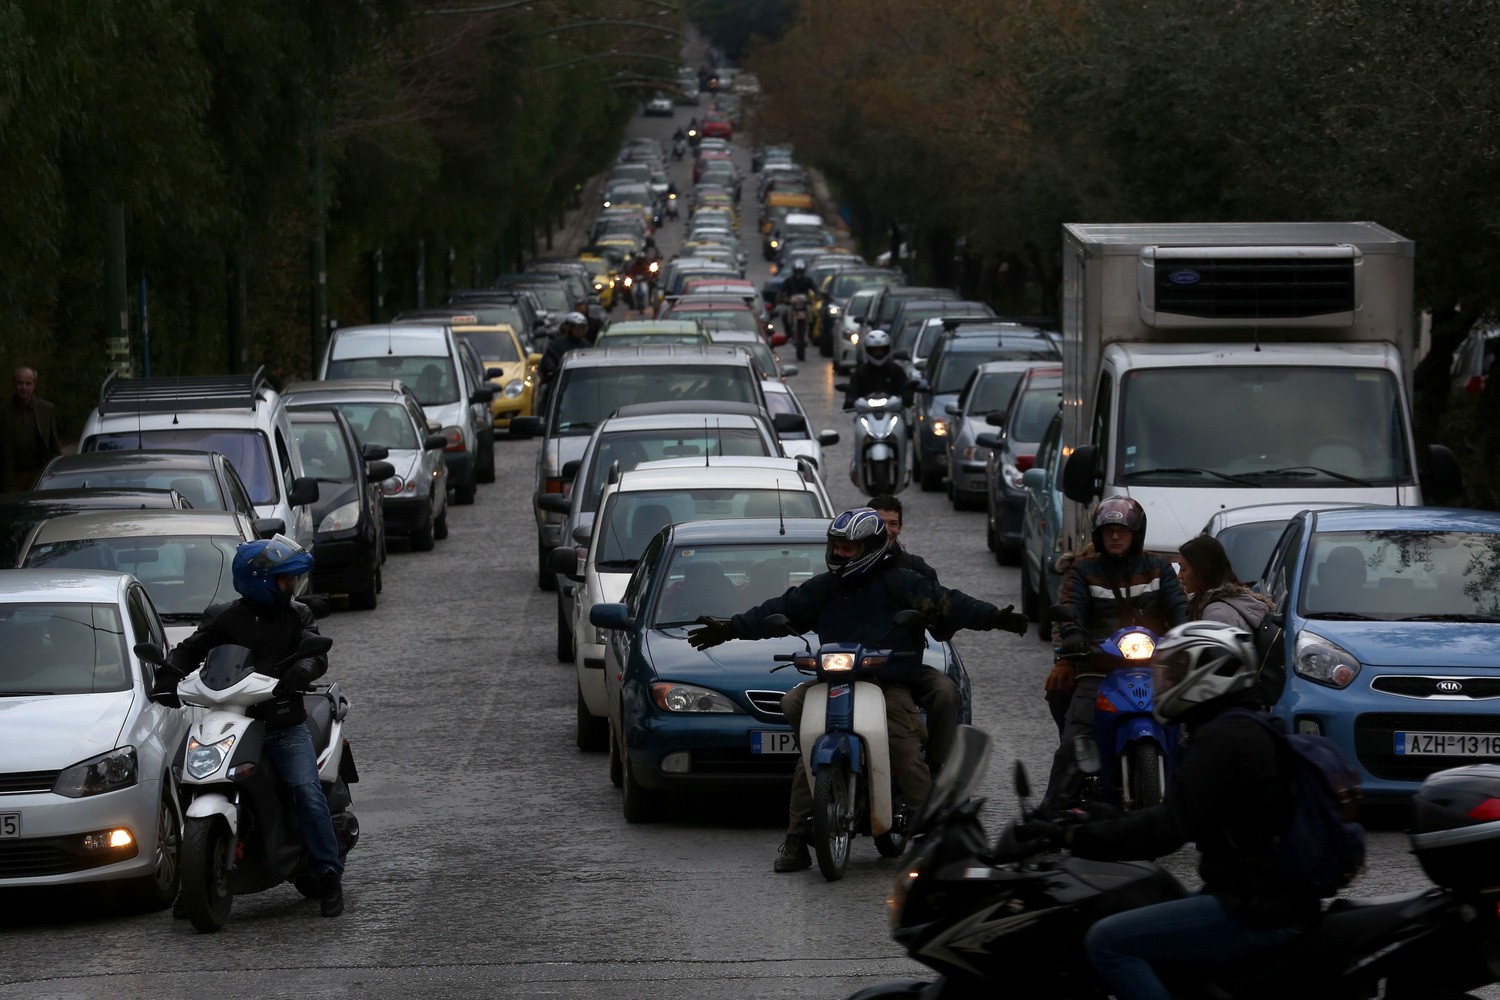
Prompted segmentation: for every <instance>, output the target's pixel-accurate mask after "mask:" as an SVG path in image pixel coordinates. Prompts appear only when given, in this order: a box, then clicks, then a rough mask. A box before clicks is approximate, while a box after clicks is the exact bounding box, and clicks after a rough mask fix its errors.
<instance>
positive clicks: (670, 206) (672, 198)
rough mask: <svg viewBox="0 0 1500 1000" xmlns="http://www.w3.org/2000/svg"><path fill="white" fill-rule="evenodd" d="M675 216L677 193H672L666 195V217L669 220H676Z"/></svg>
mask: <svg viewBox="0 0 1500 1000" xmlns="http://www.w3.org/2000/svg"><path fill="white" fill-rule="evenodd" d="M677 215H678V209H677V192H676V191H673V192H671V193H670V194H668V195H667V209H666V216H667V218H669V219H675V218H677Z"/></svg>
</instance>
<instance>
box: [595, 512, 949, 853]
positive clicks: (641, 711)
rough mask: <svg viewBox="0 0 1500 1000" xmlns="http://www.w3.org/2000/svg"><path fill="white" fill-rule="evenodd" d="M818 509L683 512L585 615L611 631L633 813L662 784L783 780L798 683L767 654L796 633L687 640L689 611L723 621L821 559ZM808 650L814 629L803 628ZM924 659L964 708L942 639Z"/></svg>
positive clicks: (628, 814) (621, 769)
mask: <svg viewBox="0 0 1500 1000" xmlns="http://www.w3.org/2000/svg"><path fill="white" fill-rule="evenodd" d="M827 531H828V521H827V520H826V519H824V518H787V519H786V520H785V522H784V524H783V523H782V522H780V521H778V519H776V518H748V519H745V520H738V521H688V522H684V523H681V524H674V525H671V526H669V527H666V528H663V529H662V530H661V532H660V533H658V534H657V535H656V537H655V538H654V539H652V541H651V543H650V544H649V545H648V546H647V548H646V552H645V554H644V555H643V556H642V557H641V561H640V563H639V564H637V566H636V569H635V572H634V573H633V574H632V575H631V578H630V583H629V584H628V585H627V587H626V589H625V594H624V602H623V603H620V604H596V605H594V606H593V608H592V609H591V610H590V616H589V617H590V621H591V622H592V623H593V624H594V625H595V626H597V627H599V628H603V629H607V630H608V633H609V637H608V640H607V642H606V645H605V652H604V656H605V670H604V676H605V697H606V700H607V702H608V710H609V774H610V780H611V781H612V782H613V783H614V784H615V785H617V786H620V787H621V788H622V789H623V791H624V796H623V802H622V806H623V810H624V813H625V819H626V821H628V822H631V823H639V822H645V821H649V820H652V819H655V818H656V817H657V816H658V815H659V813H660V811H661V807H662V804H663V799H664V797H665V795H667V794H689V795H690V794H693V793H695V792H701V791H731V790H735V789H743V788H747V787H756V786H760V787H771V788H785V787H786V786H787V784H788V781H789V779H790V777H791V773H792V767H793V765H794V763H795V762H796V754H797V745H796V740H795V737H794V734H793V732H792V728H791V726H789V725H787V722H786V719H785V717H784V716H783V715H782V714H781V696H782V695H783V694H785V693H786V692H787V691H789V690H790V689H791V688H793V687H794V686H796V685H797V684H799V683H801V682H802V681H804V680H806V678H805V677H803V676H802V675H801V674H799V673H798V672H797V671H795V670H793V669H790V668H786V669H782V670H778V671H776V672H774V673H773V672H772V668H773V667H776V666H778V664H777V663H776V662H775V660H774V659H773V657H774V655H775V654H776V653H792V652H801V651H802V650H803V649H804V646H803V640H802V639H800V638H796V637H792V636H787V637H785V638H777V639H759V640H752V641H739V642H727V643H724V644H723V645H721V646H716V647H714V648H713V649H709V650H702V651H700V650H695V649H693V648H692V646H690V645H689V644H688V641H687V633H688V631H689V629H691V628H694V627H696V626H695V624H694V623H695V621H696V620H697V618H698V616H700V615H712V616H714V617H716V618H729V617H731V616H733V615H736V614H738V613H740V612H741V611H746V610H748V609H750V608H753V607H755V606H756V605H758V604H760V603H762V602H763V601H766V600H769V599H770V598H772V597H779V596H780V595H781V594H783V593H785V591H786V590H787V588H789V587H795V586H797V585H799V584H800V583H802V582H803V581H805V580H808V579H811V578H812V577H813V576H815V575H817V574H819V573H822V572H825V571H826V569H827V566H826V563H825V561H824V559H825V547H826V545H827V538H828V536H827ZM806 639H807V641H808V642H810V643H811V644H812V645H813V646H814V647H815V648H816V646H817V644H818V639H817V636H815V635H812V634H811V633H809V634H808V635H807V637H806ZM925 661H926V663H927V664H928V665H929V666H935V667H937V668H939V669H942V670H944V671H945V672H946V673H947V674H948V675H949V676H950V677H952V678H953V680H954V682H955V683H957V684H958V686H959V691H960V693H961V694H962V696H963V706H964V707H963V718H964V721H968V720H969V717H970V710H969V704H970V693H969V678H968V674H967V673H966V672H965V671H964V667H963V663H962V661H961V660H960V659H959V658H958V654H957V652H956V651H955V650H954V649H953V646H952V645H951V644H950V643H947V642H943V643H938V642H936V641H935V640H932V639H931V638H930V637H929V641H928V650H927V654H926V657H925Z"/></svg>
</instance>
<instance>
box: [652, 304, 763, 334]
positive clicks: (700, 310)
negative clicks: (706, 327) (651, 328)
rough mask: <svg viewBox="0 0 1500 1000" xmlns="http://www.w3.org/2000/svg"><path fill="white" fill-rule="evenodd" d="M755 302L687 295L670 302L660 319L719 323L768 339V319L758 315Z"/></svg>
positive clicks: (664, 308) (663, 309)
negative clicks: (701, 320)
mask: <svg viewBox="0 0 1500 1000" xmlns="http://www.w3.org/2000/svg"><path fill="white" fill-rule="evenodd" d="M753 302H754V298H753V296H752V297H749V298H748V299H746V298H730V297H728V296H722V295H685V296H683V297H681V298H679V299H676V300H672V299H668V300H667V303H666V305H665V306H663V307H662V311H661V316H660V317H658V318H659V319H704V320H719V321H723V322H724V323H725V324H727V325H729V326H732V327H734V328H735V329H737V330H749V331H752V332H754V333H758V334H760V335H761V336H762V337H764V336H766V327H765V317H763V316H762V315H761V314H760V313H758V312H756V311H755V308H754V306H753V305H752V303H753Z"/></svg>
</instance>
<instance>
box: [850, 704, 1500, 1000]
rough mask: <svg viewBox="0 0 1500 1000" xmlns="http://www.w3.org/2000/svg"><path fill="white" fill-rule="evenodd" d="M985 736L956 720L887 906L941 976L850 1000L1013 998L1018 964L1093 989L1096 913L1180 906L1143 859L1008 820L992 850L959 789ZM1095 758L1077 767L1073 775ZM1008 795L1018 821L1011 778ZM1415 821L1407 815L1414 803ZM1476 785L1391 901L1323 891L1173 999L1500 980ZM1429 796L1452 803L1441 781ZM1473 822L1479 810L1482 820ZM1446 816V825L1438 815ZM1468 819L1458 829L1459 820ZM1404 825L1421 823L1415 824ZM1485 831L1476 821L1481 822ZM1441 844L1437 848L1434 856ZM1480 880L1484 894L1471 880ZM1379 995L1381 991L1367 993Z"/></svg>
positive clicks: (1172, 889)
mask: <svg viewBox="0 0 1500 1000" xmlns="http://www.w3.org/2000/svg"><path fill="white" fill-rule="evenodd" d="M990 746H991V741H990V737H989V736H987V735H985V734H984V733H982V732H980V731H979V730H977V729H974V728H972V727H970V726H960V727H959V734H958V738H957V739H956V740H955V744H954V750H953V754H952V756H950V758H949V761H948V763H947V764H946V765H945V766H944V767H943V770H942V772H941V773H940V774H939V775H938V776H937V780H936V782H935V785H934V787H933V790H932V794H931V796H930V797H929V798H928V804H927V806H926V808H925V809H924V810H923V812H922V815H921V816H919V817H918V818H917V819H916V820H915V822H914V823H913V825H912V836H913V846H912V849H911V851H910V853H909V854H908V855H907V859H906V863H905V864H904V866H903V868H902V870H901V871H900V872H899V873H898V874H897V875H896V878H895V882H894V884H893V886H892V888H891V893H890V896H889V898H888V900H887V904H886V907H887V911H888V913H889V915H890V920H891V927H892V928H893V931H892V933H893V936H894V937H895V939H896V941H897V942H898V943H899V944H900V945H901V946H902V947H903V948H905V949H906V952H907V954H908V955H910V956H911V957H912V958H913V959H915V960H916V961H918V962H921V963H922V964H923V965H926V966H928V967H929V968H931V969H934V970H936V971H937V972H938V973H940V975H939V977H938V978H937V979H935V980H920V979H905V980H899V981H895V982H888V983H882V984H880V985H878V986H874V987H871V988H869V989H865V990H861V991H859V992H858V993H855V994H853V995H852V996H851V997H850V1000H895V998H906V1000H915V998H922V1000H948V998H959V997H973V996H986V995H1000V994H1001V993H1002V992H1006V991H1014V988H1015V985H1016V983H1017V982H1018V977H1022V976H1025V975H1026V970H1037V971H1036V973H1035V974H1039V975H1045V977H1046V993H1047V996H1048V997H1052V998H1056V1000H1073V998H1090V1000H1093V998H1099V1000H1103V997H1104V996H1105V989H1104V986H1103V984H1101V983H1100V982H1099V981H1098V979H1097V978H1096V977H1095V975H1094V973H1093V971H1092V968H1091V967H1090V966H1089V964H1088V962H1086V961H1085V960H1084V958H1083V936H1084V934H1085V933H1086V932H1087V931H1088V929H1089V927H1090V926H1091V925H1092V924H1093V923H1094V922H1095V921H1097V920H1098V919H1100V918H1101V917H1103V916H1105V915H1107V914H1111V913H1118V912H1121V911H1122V910H1128V909H1133V908H1136V907H1140V906H1149V905H1151V904H1153V903H1160V902H1165V901H1167V900H1172V899H1180V898H1182V897H1184V896H1186V895H1187V894H1188V892H1187V890H1186V889H1185V888H1184V887H1183V886H1182V884H1181V883H1179V882H1178V881H1177V879H1175V878H1174V877H1173V876H1172V875H1171V874H1170V873H1169V872H1167V871H1166V869H1164V868H1162V867H1161V866H1160V865H1157V864H1155V863H1153V862H1148V861H1087V860H1084V859H1081V858H1075V857H1071V856H1068V855H1066V854H1058V853H1056V852H1054V851H1052V850H1050V849H1049V847H1048V845H1046V844H1043V843H1039V842H1035V841H1031V842H1026V841H1023V840H1022V839H1021V837H1020V836H1019V834H1018V827H1019V824H1018V822H1016V821H1013V822H1012V823H1011V824H1010V825H1009V826H1008V827H1007V829H1006V831H1005V832H1004V833H1003V834H1002V835H1001V837H1000V838H999V840H998V841H997V842H996V843H994V844H993V845H992V844H991V843H990V842H989V840H988V837H987V835H986V833H985V830H984V827H983V825H982V824H981V822H980V820H979V813H980V810H981V809H982V807H983V805H984V800H983V799H978V798H975V797H974V794H975V792H976V791H977V789H978V788H979V786H980V783H981V782H982V780H983V777H984V771H985V767H986V765H987V763H988V761H989V756H990ZM1090 766H1092V767H1097V766H1098V762H1097V759H1094V760H1092V761H1090V760H1087V759H1086V758H1085V759H1081V760H1080V768H1081V769H1084V770H1087V769H1088V768H1089V767H1090ZM1489 770H1492V769H1487V768H1482V767H1466V768H1456V769H1454V770H1452V771H1442V772H1438V773H1437V774H1436V775H1433V776H1432V777H1430V778H1428V779H1427V782H1426V783H1424V785H1423V789H1424V790H1426V789H1427V788H1428V786H1429V785H1432V784H1435V783H1436V782H1438V781H1446V782H1447V783H1449V784H1452V783H1454V779H1455V777H1456V778H1457V779H1459V780H1460V781H1463V782H1465V783H1467V784H1471V785H1475V786H1476V787H1480V786H1481V783H1483V785H1485V786H1487V787H1488V789H1489V792H1488V794H1489V795H1493V794H1494V793H1495V788H1494V786H1495V784H1496V782H1495V779H1494V777H1493V776H1492V775H1489V774H1488V773H1483V774H1480V773H1479V772H1488V771H1489ZM1015 791H1016V795H1017V797H1018V798H1019V799H1020V801H1021V818H1022V820H1024V819H1025V818H1026V817H1027V816H1028V812H1029V811H1028V807H1027V798H1028V796H1029V795H1030V790H1029V786H1028V782H1027V779H1026V772H1025V769H1024V768H1023V767H1021V765H1020V764H1019V763H1018V764H1017V765H1016V770H1015ZM1421 798H1422V793H1421V792H1419V793H1418V796H1417V799H1416V800H1414V806H1417V810H1416V812H1417V816H1418V818H1419V819H1420V818H1421V817H1422V811H1421V807H1420V805H1419V802H1418V800H1420V799H1421ZM1484 798H1485V795H1484V794H1479V795H1474V796H1468V795H1466V796H1463V797H1461V798H1460V801H1461V802H1462V803H1463V806H1462V810H1461V811H1452V810H1449V811H1448V812H1447V814H1446V815H1447V816H1448V817H1456V818H1457V819H1456V820H1453V821H1452V822H1454V823H1455V824H1456V828H1454V829H1443V830H1438V831H1433V832H1416V833H1414V834H1413V835H1412V844H1413V848H1414V850H1415V852H1416V853H1417V855H1418V858H1419V859H1420V860H1421V861H1422V864H1423V868H1424V869H1425V870H1426V871H1427V872H1428V874H1429V876H1430V877H1432V878H1433V880H1434V881H1435V882H1436V883H1438V885H1437V887H1433V888H1425V889H1418V890H1415V891H1412V892H1407V893H1402V894H1400V895H1395V896H1380V897H1375V898H1371V899H1336V900H1334V901H1333V902H1332V903H1330V904H1329V905H1328V906H1327V908H1326V909H1325V910H1324V912H1323V915H1322V916H1321V917H1320V918H1319V919H1318V920H1317V921H1315V922H1314V923H1313V924H1312V925H1311V926H1309V928H1308V929H1307V931H1306V932H1305V933H1304V934H1302V935H1299V936H1298V937H1297V938H1296V939H1295V940H1293V941H1292V942H1291V943H1289V944H1287V945H1285V946H1283V947H1281V948H1278V949H1275V950H1273V951H1270V952H1261V953H1259V954H1257V955H1256V956H1254V958H1253V959H1249V960H1245V961H1242V962H1238V963H1233V964H1226V965H1222V966H1214V967H1202V966H1199V967H1193V966H1179V967H1177V968H1175V969H1171V970H1163V972H1164V978H1166V980H1167V985H1168V987H1169V989H1170V990H1171V992H1172V995H1173V996H1177V997H1202V998H1210V997H1212V998H1217V1000H1238V998H1244V1000H1250V998H1257V1000H1259V998H1264V997H1270V996H1274V997H1278V998H1283V1000H1300V998H1307V1000H1313V998H1316V1000H1355V998H1360V1000H1363V998H1365V997H1371V996H1377V995H1379V996H1386V997H1407V998H1420V997H1427V998H1433V1000H1436V998H1440V997H1445V998H1453V1000H1458V998H1460V997H1463V996H1468V995H1469V994H1468V993H1467V991H1469V990H1473V989H1476V988H1478V987H1481V986H1484V985H1486V984H1490V983H1495V982H1497V981H1500V961H1497V959H1496V957H1495V952H1496V946H1495V943H1494V942H1495V941H1496V939H1497V936H1500V915H1497V902H1500V890H1497V889H1495V888H1494V885H1495V884H1496V883H1497V881H1500V880H1497V878H1496V872H1495V868H1496V865H1495V863H1494V862H1493V861H1492V860H1489V859H1492V858H1494V857H1495V852H1494V840H1493V837H1494V834H1493V833H1489V836H1488V837H1483V838H1481V837H1479V836H1478V834H1481V833H1485V832H1488V827H1487V826H1486V825H1485V824H1484V823H1483V822H1482V821H1481V820H1479V819H1478V818H1475V817H1477V815H1478V813H1475V814H1472V815H1471V814H1470V813H1469V812H1468V810H1470V809H1471V808H1472V807H1474V806H1475V805H1477V803H1478V802H1479V801H1481V800H1483V799H1484ZM1433 800H1434V801H1440V800H1446V801H1447V802H1449V803H1450V804H1454V805H1456V803H1453V798H1452V796H1451V794H1450V792H1449V791H1448V790H1447V789H1444V790H1443V791H1442V792H1441V793H1434V796H1433ZM1483 815H1485V816H1488V815H1489V814H1488V813H1483ZM1444 822H1448V820H1446V819H1445V820H1444ZM1463 824H1467V825H1463ZM1417 825H1418V826H1419V827H1420V826H1421V824H1420V823H1419V824H1417ZM1493 825H1494V824H1489V826H1493ZM1445 848H1446V850H1445ZM1485 886H1489V888H1484V887H1485ZM1382 988H1383V989H1382Z"/></svg>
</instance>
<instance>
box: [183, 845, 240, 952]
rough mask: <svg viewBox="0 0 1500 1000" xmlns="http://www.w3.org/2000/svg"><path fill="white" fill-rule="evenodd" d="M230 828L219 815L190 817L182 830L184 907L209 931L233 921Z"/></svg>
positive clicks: (197, 924)
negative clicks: (231, 915) (231, 912)
mask: <svg viewBox="0 0 1500 1000" xmlns="http://www.w3.org/2000/svg"><path fill="white" fill-rule="evenodd" d="M229 840H230V834H229V827H228V826H227V825H226V824H225V823H224V821H223V820H222V819H220V818H219V817H217V816H210V817H205V818H194V819H189V820H188V821H187V823H186V824H185V825H184V827H183V832H182V908H183V912H184V913H185V914H186V915H187V918H188V920H189V921H191V922H192V925H193V927H195V928H196V929H197V930H199V931H201V932H203V933H205V934H207V933H212V932H213V931H217V930H221V929H222V928H223V927H224V925H225V924H227V923H228V922H229V908H230V906H231V905H233V903H234V889H233V888H232V887H231V885H230V877H231V876H230V870H229V848H230V844H229Z"/></svg>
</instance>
